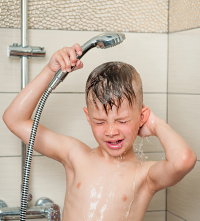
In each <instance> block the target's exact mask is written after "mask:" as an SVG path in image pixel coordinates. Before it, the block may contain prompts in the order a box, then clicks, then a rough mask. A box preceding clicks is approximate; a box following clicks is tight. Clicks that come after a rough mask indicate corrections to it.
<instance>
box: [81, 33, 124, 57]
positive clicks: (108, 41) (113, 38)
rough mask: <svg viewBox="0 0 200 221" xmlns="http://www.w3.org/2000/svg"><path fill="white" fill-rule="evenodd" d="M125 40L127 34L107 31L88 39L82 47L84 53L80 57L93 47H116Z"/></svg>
mask: <svg viewBox="0 0 200 221" xmlns="http://www.w3.org/2000/svg"><path fill="white" fill-rule="evenodd" d="M124 40H125V34H123V33H120V32H107V33H103V34H100V35H97V36H96V37H94V38H92V39H90V40H89V41H87V42H86V43H85V44H84V45H82V46H81V48H82V55H81V56H80V57H79V59H80V58H81V57H82V56H83V55H84V54H85V53H86V52H87V51H89V50H90V49H91V48H94V47H97V48H101V49H105V48H110V47H114V46H116V45H118V44H120V43H121V42H123V41H124Z"/></svg>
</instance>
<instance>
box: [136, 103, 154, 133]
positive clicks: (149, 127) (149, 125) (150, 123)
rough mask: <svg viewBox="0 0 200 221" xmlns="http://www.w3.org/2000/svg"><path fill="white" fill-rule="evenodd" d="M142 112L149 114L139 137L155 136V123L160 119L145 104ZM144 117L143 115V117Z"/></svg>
mask: <svg viewBox="0 0 200 221" xmlns="http://www.w3.org/2000/svg"><path fill="white" fill-rule="evenodd" d="M142 111H145V112H148V114H146V115H145V117H146V119H145V123H144V124H143V125H142V126H141V127H140V129H139V131H138V136H140V137H149V136H155V135H156V134H155V123H156V119H157V118H158V117H157V116H156V115H155V114H154V113H153V112H152V111H151V110H150V109H149V108H148V107H147V106H145V105H144V104H143V106H142ZM142 117H143V115H142Z"/></svg>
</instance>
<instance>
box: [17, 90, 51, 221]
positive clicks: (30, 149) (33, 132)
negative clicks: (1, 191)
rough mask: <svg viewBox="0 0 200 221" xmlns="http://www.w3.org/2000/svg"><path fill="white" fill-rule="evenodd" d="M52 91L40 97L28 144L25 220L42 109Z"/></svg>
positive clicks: (22, 214) (22, 216)
mask: <svg viewBox="0 0 200 221" xmlns="http://www.w3.org/2000/svg"><path fill="white" fill-rule="evenodd" d="M51 92H52V89H51V88H50V89H49V88H48V89H47V90H46V91H45V92H44V94H43V96H42V98H41V99H40V102H39V105H38V108H37V111H36V114H35V117H34V121H33V126H32V130H31V135H30V140H29V146H28V153H27V157H26V163H25V168H24V180H23V186H22V198H21V210H20V220H21V221H25V220H26V208H27V195H28V188H29V175H30V169H31V161H32V153H33V147H34V142H35V137H36V132H37V128H38V124H39V120H40V116H41V113H42V110H43V108H44V105H45V102H46V100H47V98H48V96H49V95H50V93H51Z"/></svg>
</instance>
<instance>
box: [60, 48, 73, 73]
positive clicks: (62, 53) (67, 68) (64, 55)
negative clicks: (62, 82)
mask: <svg viewBox="0 0 200 221" xmlns="http://www.w3.org/2000/svg"><path fill="white" fill-rule="evenodd" d="M61 56H62V57H63V60H64V61H65V69H66V71H67V72H70V71H71V66H72V64H71V61H70V59H69V56H68V55H67V53H65V52H63V51H62V52H61Z"/></svg>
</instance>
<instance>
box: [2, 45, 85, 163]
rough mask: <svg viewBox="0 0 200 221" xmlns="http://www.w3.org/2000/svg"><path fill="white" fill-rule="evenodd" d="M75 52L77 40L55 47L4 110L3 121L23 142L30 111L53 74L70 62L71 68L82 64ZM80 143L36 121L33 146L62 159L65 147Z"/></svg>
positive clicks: (69, 67)
mask: <svg viewBox="0 0 200 221" xmlns="http://www.w3.org/2000/svg"><path fill="white" fill-rule="evenodd" d="M76 52H77V53H78V54H79V55H80V54H81V53H82V49H81V47H80V46H79V45H78V44H75V45H74V46H72V48H67V47H65V48H63V49H61V50H59V51H57V52H56V53H55V54H54V55H53V56H52V58H51V60H50V62H49V64H48V65H46V66H45V67H44V69H43V70H42V71H41V73H40V74H39V75H38V76H37V77H36V78H35V79H34V80H33V81H31V82H30V83H29V84H28V85H27V86H26V87H25V88H24V89H23V90H22V91H21V92H20V93H19V94H18V95H17V97H16V98H15V99H14V100H13V101H12V103H11V104H10V106H9V107H8V108H7V109H6V111H5V112H4V115H3V120H4V122H5V124H6V125H7V127H8V128H9V129H10V130H11V131H12V132H13V133H14V134H15V135H17V136H18V137H19V138H20V139H21V140H22V141H23V142H24V143H26V144H28V142H29V138H30V133H31V128H32V123H33V120H32V119H31V116H32V113H33V111H34V109H35V107H36V105H37V103H38V101H39V100H40V98H41V96H42V95H43V93H44V92H45V90H46V89H47V87H48V84H49V82H50V81H51V80H52V78H53V77H54V74H55V73H56V72H57V71H58V69H59V68H60V67H61V69H62V71H63V72H66V70H68V69H71V66H76V67H75V68H74V70H76V69H79V68H82V66H83V64H82V62H81V61H80V60H77V59H76ZM68 72H69V70H68ZM79 143H81V142H80V141H77V140H76V139H74V138H71V137H67V136H64V135H60V134H56V133H54V132H52V131H50V130H49V129H47V128H45V127H44V126H42V125H40V124H39V126H38V130H37V135H36V139H35V145H34V149H35V150H36V151H37V152H39V153H41V154H43V155H46V156H48V157H50V158H53V159H55V160H58V161H61V162H62V161H63V160H64V158H65V159H66V158H67V155H66V154H67V150H68V147H70V146H75V145H79Z"/></svg>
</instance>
